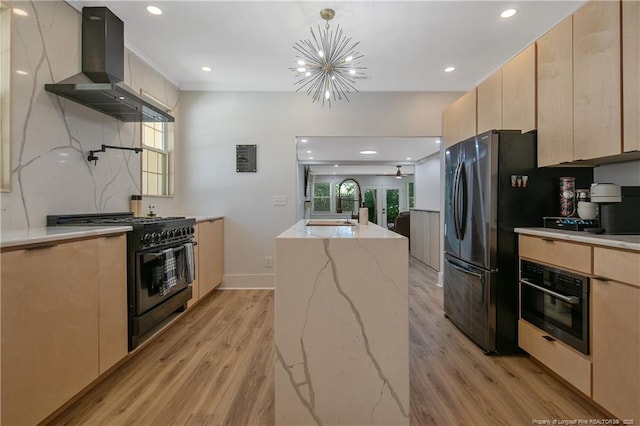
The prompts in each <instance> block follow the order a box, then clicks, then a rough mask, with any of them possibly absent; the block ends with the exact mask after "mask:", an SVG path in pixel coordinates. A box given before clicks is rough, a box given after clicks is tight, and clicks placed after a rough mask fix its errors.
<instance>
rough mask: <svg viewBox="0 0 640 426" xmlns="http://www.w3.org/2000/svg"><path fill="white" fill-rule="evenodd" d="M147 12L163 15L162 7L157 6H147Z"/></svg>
mask: <svg viewBox="0 0 640 426" xmlns="http://www.w3.org/2000/svg"><path fill="white" fill-rule="evenodd" d="M147 12H149V13H150V14H152V15H156V16H158V15H162V9H160V8H159V7H157V6H147Z"/></svg>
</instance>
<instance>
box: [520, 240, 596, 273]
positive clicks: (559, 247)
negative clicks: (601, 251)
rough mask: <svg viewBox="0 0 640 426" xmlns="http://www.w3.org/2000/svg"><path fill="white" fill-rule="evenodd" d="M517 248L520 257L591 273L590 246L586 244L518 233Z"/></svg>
mask: <svg viewBox="0 0 640 426" xmlns="http://www.w3.org/2000/svg"><path fill="white" fill-rule="evenodd" d="M518 250H519V252H520V257H524V258H527V259H531V260H533V261H536V262H542V263H548V264H550V265H556V266H559V267H560V268H562V269H568V270H573V271H578V272H581V273H584V274H590V273H591V247H590V246H588V245H586V244H578V243H571V242H567V241H559V240H554V239H552V238H540V237H532V236H528V235H520V237H519V239H518Z"/></svg>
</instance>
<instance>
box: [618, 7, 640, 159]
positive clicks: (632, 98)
mask: <svg viewBox="0 0 640 426" xmlns="http://www.w3.org/2000/svg"><path fill="white" fill-rule="evenodd" d="M639 75H640V2H638V1H637V0H623V1H622V88H623V91H622V105H623V106H622V111H623V113H624V119H623V120H622V122H623V126H624V129H623V135H624V140H623V151H624V152H629V151H638V150H640V78H639V77H638V76H639Z"/></svg>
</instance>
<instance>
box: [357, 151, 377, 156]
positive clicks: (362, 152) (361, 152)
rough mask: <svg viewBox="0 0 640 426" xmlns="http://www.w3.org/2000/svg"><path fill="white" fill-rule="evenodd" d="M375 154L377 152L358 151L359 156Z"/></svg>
mask: <svg viewBox="0 0 640 426" xmlns="http://www.w3.org/2000/svg"><path fill="white" fill-rule="evenodd" d="M377 153H378V151H360V154H363V155H373V154H377Z"/></svg>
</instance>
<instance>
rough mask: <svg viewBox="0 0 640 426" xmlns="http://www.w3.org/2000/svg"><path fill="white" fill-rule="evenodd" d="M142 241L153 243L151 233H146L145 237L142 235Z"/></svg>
mask: <svg viewBox="0 0 640 426" xmlns="http://www.w3.org/2000/svg"><path fill="white" fill-rule="evenodd" d="M142 241H143V242H144V243H145V244H150V243H151V234H144V237H142Z"/></svg>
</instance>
